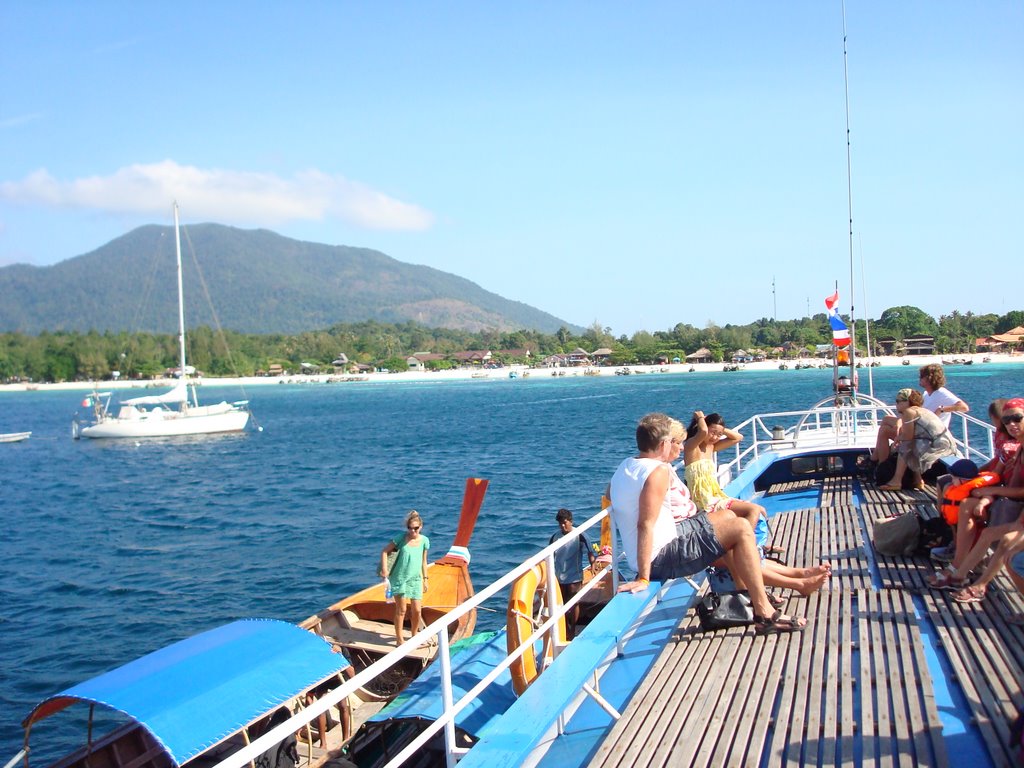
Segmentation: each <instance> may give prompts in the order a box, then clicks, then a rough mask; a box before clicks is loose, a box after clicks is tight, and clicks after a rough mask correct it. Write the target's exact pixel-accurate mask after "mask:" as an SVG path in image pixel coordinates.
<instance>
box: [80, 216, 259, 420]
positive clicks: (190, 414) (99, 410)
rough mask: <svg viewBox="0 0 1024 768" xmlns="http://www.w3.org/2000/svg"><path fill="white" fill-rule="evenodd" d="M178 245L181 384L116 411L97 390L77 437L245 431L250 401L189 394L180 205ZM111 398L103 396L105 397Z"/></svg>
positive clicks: (128, 402)
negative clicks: (212, 400)
mask: <svg viewBox="0 0 1024 768" xmlns="http://www.w3.org/2000/svg"><path fill="white" fill-rule="evenodd" d="M174 247H175V254H176V257H177V265H178V361H179V368H178V375H179V377H180V378H179V379H178V383H177V384H175V385H174V387H173V388H172V389H171V390H170V391H169V392H165V393H164V394H162V395H150V396H144V397H133V398H131V399H130V400H124V401H123V402H121V404H120V407H119V408H118V411H117V414H116V415H115V414H114V413H112V412H111V410H110V397H111V393H110V392H104V393H98V392H97V393H93V395H91V396H89V397H86V398H85V400H84V401H82V406H83V407H85V408H89V407H91V408H92V409H93V411H92V416H93V418H92V421H91V422H88V423H85V424H82V423H79V421H78V420H77V419H76V420H75V421H74V423H73V424H72V436H73V437H75V438H76V439H77V438H79V437H91V438H125V437H133V438H140V437H176V436H179V435H210V434H216V433H220V432H241V431H242V430H243V429H245V425H246V424H247V423H248V422H249V408H248V402H247V401H241V402H236V403H227V402H223V401H222V402H220V403H217V404H216V405H203V406H201V405H199V401H198V399H197V397H196V390H195V385H194V384H193V386H192V390H191V397H190V396H189V395H190V393H189V386H188V385H189V381H188V373H189V368H188V366H187V365H186V364H185V301H184V294H183V292H182V282H181V236H180V234H179V226H178V204H177V203H175V204H174ZM104 397H106V399H105V400H104V399H103V398H104Z"/></svg>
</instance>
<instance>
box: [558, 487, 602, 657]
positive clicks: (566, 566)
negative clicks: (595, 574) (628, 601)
mask: <svg viewBox="0 0 1024 768" xmlns="http://www.w3.org/2000/svg"><path fill="white" fill-rule="evenodd" d="M555 522H557V523H558V532H557V533H553V534H551V539H550V540H549V541H548V543H549V544H554V543H555V542H556V541H558V540H559V539H560V538H562V537H563V536H568V535H569V534H570V533H572V532H573V527H572V512H570V511H569V510H568V509H565V508H564V507H563V508H562V509H560V510H558V512H557V513H556V514H555ZM583 558H587V559H589V560H590V566H591V567H593V566H594V553H593V552H591V551H590V542H589V541H587V536H586V534H583V533H581V534H578V535H577V536H576V541H570V542H569V543H568V544H565V545H563V546H562V547H561V548H560V549H559V550H558V551H557V552H555V577H556V578H557V579H558V589H559V591H560V592H561V593H562V602H563V603H567V602H569V600H570V599H572V597H573V596H574V595H575V594H576V593H577V592H579V591H580V589H581V588H582V587H583ZM565 618H566V627H565V630H566V632H565V634H566V637H567V638H568V639H569V640H572V639H573V638H574V637H576V624H577V622H579V620H580V606H579V603H577V604H576V606H575V607H574V608H573V609H572V610H571V611H569V612H568V613H567V614H566V615H565Z"/></svg>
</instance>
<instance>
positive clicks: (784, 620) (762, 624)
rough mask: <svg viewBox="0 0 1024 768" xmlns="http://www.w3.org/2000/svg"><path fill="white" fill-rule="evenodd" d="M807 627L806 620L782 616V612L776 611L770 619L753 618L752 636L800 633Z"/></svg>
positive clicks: (762, 617) (764, 617) (763, 617)
mask: <svg viewBox="0 0 1024 768" xmlns="http://www.w3.org/2000/svg"><path fill="white" fill-rule="evenodd" d="M806 626H807V619H797V618H794V617H793V616H784V615H783V614H782V611H776V612H775V613H773V614H772V615H771V617H770V618H769V617H766V616H755V617H754V634H756V635H759V636H762V637H764V636H767V635H776V634H782V633H784V632H801V631H803V629H804V627H806Z"/></svg>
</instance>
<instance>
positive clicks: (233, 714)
mask: <svg viewBox="0 0 1024 768" xmlns="http://www.w3.org/2000/svg"><path fill="white" fill-rule="evenodd" d="M347 666H348V661H347V660H346V659H345V657H344V656H342V655H341V654H340V653H334V652H332V650H331V647H330V645H328V643H327V642H326V641H325V640H324V639H323V638H320V637H317V636H316V635H314V634H312V633H310V632H307V631H306V630H304V629H301V628H299V627H297V626H295V625H294V624H288V623H286V622H283V621H273V620H269V619H243V620H241V621H235V622H232V623H231V624H226V625H225V626H222V627H217V628H216V629H211V630H209V631H207V632H203V633H201V634H198V635H195V636H194V637H189V638H187V639H185V640H182V641H180V642H177V643H174V644H173V645H169V646H167V647H166V648H161V649H160V650H158V651H154V652H153V653H150V654H148V655H146V656H143V657H142V658H141V659H136V660H135V661H132V662H129V663H128V664H125V665H124V666H123V667H118V668H117V669H114V670H111V671H110V672H106V673H104V674H102V675H100V676H99V677H94V678H93V679H92V680H88V681H86V682H84V683H79V684H78V685H76V686H73V687H71V688H68V689H67V690H66V691H62V692H61V693H59V694H57V695H56V696H51V697H50V698H48V699H46V700H44V701H42V702H41V703H39V704H38V705H36V708H35V709H34V710H32V714H31V715H29V717H28V718H27V720H26V721H25V723H26V725H29V724H31V723H32V722H34V721H37V720H41V719H43V718H44V717H47V716H49V715H51V714H53V713H54V712H57V711H59V710H61V709H63V708H64V707H67V706H68V705H70V704H73V703H74V702H75V701H86V702H92V703H95V704H101V705H103V706H106V707H110V708H112V709H115V710H118V711H119V712H123V713H124V714H125V715H127V716H128V717H130V718H132V719H133V720H136V721H138V722H139V723H140V724H141V725H142V726H143V727H145V728H146V730H148V731H149V732H150V733H151V734H152V735H153V737H154V738H155V739H156V740H157V741H158V742H159V743H160V744H161V745H162V746H163V747H164V749H166V750H167V753H168V754H169V755H170V756H171V758H172V759H173V760H174V762H175V763H176V764H177V765H181V764H183V763H185V762H187V761H188V760H190V759H192V758H193V757H195V756H196V755H198V754H201V753H202V752H204V751H206V750H207V749H209V748H210V747H212V746H213V745H214V744H216V743H217V742H219V741H221V740H222V739H224V738H226V737H228V736H230V735H231V734H233V733H235V732H236V731H238V730H239V729H241V728H242V727H244V726H246V725H248V724H249V723H251V722H253V721H254V720H257V719H259V718H260V717H261V716H263V715H264V714H266V713H268V712H270V711H271V710H273V709H274V708H276V707H277V706H278V705H280V704H281V703H283V702H285V701H288V700H289V699H290V698H292V697H294V696H296V695H297V694H299V693H302V692H303V691H305V690H307V689H309V688H311V687H313V686H314V685H316V684H317V683H319V682H321V681H323V680H326V679H328V678H330V677H331V676H332V675H333V674H335V673H337V672H338V671H340V670H342V669H344V668H345V667H347Z"/></svg>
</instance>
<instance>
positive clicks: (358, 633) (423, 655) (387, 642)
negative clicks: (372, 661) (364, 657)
mask: <svg viewBox="0 0 1024 768" xmlns="http://www.w3.org/2000/svg"><path fill="white" fill-rule="evenodd" d="M345 613H349V612H348V611H345ZM345 618H346V619H347V620H346V621H345V622H344V624H348V626H343V624H342V622H339V626H338V627H336V628H335V629H334V630H333V633H332V634H330V635H324V636H323V637H324V639H325V640H327V641H328V642H331V643H337V644H338V645H340V646H342V647H343V648H361V649H363V650H367V651H372V652H374V653H379V654H386V653H390V652H391V651H393V650H395V648H396V646H395V630H394V628H393V627H392V626H391V625H390V624H385V623H384V622H382V621H366V620H365V619H358V618H357V619H355V620H354V621H353V620H352V618H351V617H348V616H346V617H345ZM436 652H437V646H431V647H429V648H416V649H414V650H412V651H410V652H409V654H408V655H409V657H410V658H413V659H421V660H423V661H429V660H430V659H432V658H434V654H435V653H436Z"/></svg>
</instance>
